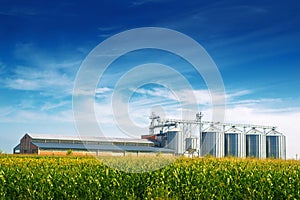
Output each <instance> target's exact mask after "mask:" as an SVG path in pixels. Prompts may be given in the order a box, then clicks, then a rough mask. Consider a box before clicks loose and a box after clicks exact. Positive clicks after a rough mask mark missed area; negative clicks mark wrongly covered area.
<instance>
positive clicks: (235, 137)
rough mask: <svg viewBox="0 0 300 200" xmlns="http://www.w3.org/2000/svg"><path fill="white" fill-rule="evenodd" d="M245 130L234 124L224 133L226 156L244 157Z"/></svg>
mask: <svg viewBox="0 0 300 200" xmlns="http://www.w3.org/2000/svg"><path fill="white" fill-rule="evenodd" d="M243 136H244V135H243V131H241V130H239V129H237V128H235V126H232V127H231V128H230V129H229V130H227V131H225V133H224V146H225V147H224V148H225V149H224V156H235V157H243V152H244V151H243V148H244V147H243V144H244V142H243V140H244V137H243Z"/></svg>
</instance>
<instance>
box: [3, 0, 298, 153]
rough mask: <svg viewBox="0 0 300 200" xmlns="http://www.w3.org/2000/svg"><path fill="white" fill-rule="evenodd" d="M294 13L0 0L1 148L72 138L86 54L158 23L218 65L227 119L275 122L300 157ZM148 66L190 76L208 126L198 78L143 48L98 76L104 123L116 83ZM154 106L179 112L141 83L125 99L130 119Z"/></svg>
mask: <svg viewBox="0 0 300 200" xmlns="http://www.w3.org/2000/svg"><path fill="white" fill-rule="evenodd" d="M299 9H300V4H299V3H298V2H297V1H285V2H283V1H251V2H247V1H199V2H197V1H185V2H182V1H169V0H141V1H106V2H103V1H77V2H74V1H65V0H62V1H48V2H40V1H21V0H19V1H14V0H12V1H11V0H10V1H6V0H2V1H0V77H1V78H0V93H1V98H0V130H1V133H0V149H1V150H3V151H5V152H9V153H10V152H11V151H12V148H13V147H14V146H15V145H16V144H17V143H18V141H19V139H20V137H21V136H22V135H23V134H24V133H25V132H32V133H56V134H68V135H74V134H76V127H75V125H74V119H73V112H72V91H73V87H74V81H75V78H76V74H77V71H78V70H79V68H80V66H81V64H82V62H83V60H84V59H85V58H86V57H87V55H88V54H89V52H90V51H91V50H93V48H95V47H96V46H97V45H98V44H99V43H101V42H102V41H104V40H106V39H107V38H109V37H110V36H113V35H115V34H117V33H119V32H122V31H126V30H129V29H133V28H139V27H164V28H169V29H173V30H176V31H179V32H181V33H183V34H186V35H188V36H189V37H191V38H193V39H194V40H196V41H197V42H199V43H200V44H201V45H202V46H203V47H204V48H205V49H206V51H207V52H208V53H209V55H210V56H211V58H212V59H213V60H214V62H215V63H216V65H217V67H218V69H219V71H220V73H221V76H222V78H223V82H224V86H225V90H226V97H227V109H226V121H228V122H247V123H255V124H266V125H274V126H278V127H279V129H278V130H279V131H280V132H283V133H285V134H286V136H287V155H288V157H295V154H296V153H298V154H300V147H299V145H298V143H297V141H298V140H299V139H300V134H299V133H298V131H299V130H300V126H299V123H298V119H299V117H300V92H299V89H298V88H299V86H300V79H299V75H300V68H299V65H300V57H299V52H300V37H299V35H300V15H299V14H298V13H299V12H298V11H299ZM148 62H156V63H162V64H164V65H168V66H172V67H173V68H174V69H176V70H178V71H180V73H181V74H183V75H184V76H185V77H187V78H188V80H189V81H190V82H191V84H192V86H193V88H194V93H195V94H196V96H197V101H198V106H199V107H200V108H201V110H203V111H204V112H205V113H207V114H206V119H207V120H209V118H210V109H211V106H210V104H211V100H210V97H209V94H208V91H207V87H206V85H205V82H204V81H203V79H202V78H201V77H199V76H197V75H195V71H193V70H192V69H191V67H190V66H189V64H188V63H186V62H185V61H184V60H182V59H181V58H178V57H175V56H174V55H171V54H169V53H168V52H162V51H159V50H149V49H148V50H144V51H136V52H132V53H130V54H128V55H124V56H122V57H120V58H119V59H118V60H116V61H115V62H114V63H113V64H112V66H110V67H109V68H108V70H107V71H106V72H105V76H103V79H102V81H101V82H100V83H99V85H98V88H97V90H96V91H97V95H96V97H95V99H96V104H95V108H96V110H97V111H96V112H97V116H100V118H99V120H102V123H103V124H104V126H107V128H108V129H109V126H110V123H113V119H112V118H111V117H112V115H111V109H109V108H108V107H109V106H108V105H110V97H111V94H112V91H113V87H114V85H115V84H116V83H117V81H118V80H119V79H120V78H121V77H122V75H123V74H124V73H126V72H127V71H128V70H129V69H130V67H132V66H135V65H141V64H143V63H148ZM143 75H145V74H143ZM165 78H168V79H171V78H170V77H165ZM182 92H184V91H182ZM162 97H163V98H162ZM158 105H159V106H160V107H163V108H164V109H165V115H166V117H169V116H170V117H176V116H177V115H178V113H177V111H178V110H180V105H179V104H178V102H177V101H176V98H175V97H174V94H172V91H170V90H168V89H167V88H163V87H161V86H158V85H151V84H149V85H145V86H143V87H141V88H139V89H138V90H135V92H134V95H133V96H132V98H131V103H130V108H129V109H130V110H131V112H130V113H132V116H130V117H131V119H132V120H133V121H134V123H135V124H138V125H140V126H146V125H147V124H148V123H149V121H148V119H147V116H148V115H149V114H150V111H151V109H153V108H157V109H158V112H159V109H160V108H159V106H158ZM112 130H114V129H112ZM114 131H116V132H117V130H114Z"/></svg>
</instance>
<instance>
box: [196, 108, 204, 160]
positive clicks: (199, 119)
mask: <svg viewBox="0 0 300 200" xmlns="http://www.w3.org/2000/svg"><path fill="white" fill-rule="evenodd" d="M202 117H203V115H202V113H201V112H199V113H197V114H196V121H197V122H199V150H198V157H200V153H201V151H200V150H201V138H202V137H201V136H202V123H201V120H202Z"/></svg>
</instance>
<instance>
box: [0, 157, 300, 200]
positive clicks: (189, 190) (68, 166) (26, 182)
mask: <svg viewBox="0 0 300 200" xmlns="http://www.w3.org/2000/svg"><path fill="white" fill-rule="evenodd" d="M126 159H129V160H128V161H127V162H126V163H125V161H124V158H123V161H122V162H123V164H124V166H123V168H130V167H132V166H137V164H136V162H138V161H137V158H136V157H129V158H126ZM145 159H146V158H145ZM147 159H157V157H156V156H154V157H153V158H147ZM116 160H117V159H114V160H113V159H112V160H110V159H106V160H105V162H116ZM121 160H122V159H121ZM152 161H154V160H152ZM143 163H145V165H146V162H145V160H143ZM152 163H153V162H152ZM113 164H116V163H113ZM125 164H126V165H125ZM138 165H141V163H139V164H138ZM146 169H147V167H146ZM128 171H130V170H128ZM299 188H300V163H299V162H297V161H282V160H273V159H270V160H256V159H236V158H224V159H216V158H202V159H201V158H192V159H191V158H179V159H177V160H176V161H175V162H173V163H172V164H170V165H167V166H165V167H164V168H161V169H159V170H156V171H151V172H144V173H126V172H124V171H118V170H117V169H116V168H110V167H108V166H107V165H105V164H103V162H102V161H99V160H97V159H95V158H94V157H74V156H68V157H57V156H52V157H42V156H8V155H2V156H0V199H300V190H299Z"/></svg>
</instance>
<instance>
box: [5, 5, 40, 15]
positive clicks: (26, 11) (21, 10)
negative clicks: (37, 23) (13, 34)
mask: <svg viewBox="0 0 300 200" xmlns="http://www.w3.org/2000/svg"><path fill="white" fill-rule="evenodd" d="M4 8H5V7H2V9H1V10H0V15H8V16H35V15H38V14H40V12H39V11H38V10H36V9H34V8H32V7H20V6H18V7H17V6H15V7H12V8H8V9H7V8H5V10H4Z"/></svg>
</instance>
